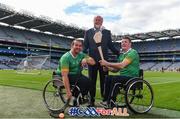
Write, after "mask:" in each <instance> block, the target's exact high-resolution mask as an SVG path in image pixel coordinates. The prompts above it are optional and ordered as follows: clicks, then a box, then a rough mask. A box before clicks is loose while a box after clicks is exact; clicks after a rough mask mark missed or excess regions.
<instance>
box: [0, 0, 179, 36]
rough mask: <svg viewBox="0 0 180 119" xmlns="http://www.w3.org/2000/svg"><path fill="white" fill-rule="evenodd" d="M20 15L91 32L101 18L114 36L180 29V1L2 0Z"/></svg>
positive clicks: (1, 1) (0, 1)
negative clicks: (96, 21)
mask: <svg viewBox="0 0 180 119" xmlns="http://www.w3.org/2000/svg"><path fill="white" fill-rule="evenodd" d="M0 3H3V4H5V5H8V6H11V7H12V8H13V9H15V10H16V11H18V12H21V11H28V12H30V13H32V14H34V15H35V16H46V17H48V18H50V19H51V20H53V21H61V22H63V23H65V24H68V25H74V26H77V27H79V28H84V29H89V28H91V27H93V18H94V16H96V15H101V16H102V17H103V18H104V22H103V26H104V27H105V28H106V29H109V30H111V32H112V33H113V34H114V35H123V34H136V33H146V32H151V31H162V30H168V29H180V0H0Z"/></svg>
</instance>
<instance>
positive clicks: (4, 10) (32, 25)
mask: <svg viewBox="0 0 180 119" xmlns="http://www.w3.org/2000/svg"><path fill="white" fill-rule="evenodd" d="M0 22H2V23H6V24H8V25H12V26H21V27H24V28H26V29H36V30H39V31H42V32H51V33H53V34H59V35H64V36H72V37H75V38H83V37H84V32H85V30H84V29H82V28H78V27H76V26H73V25H67V24H64V23H62V22H54V21H52V20H50V19H49V18H47V17H44V16H41V17H36V16H34V15H32V14H31V13H29V12H26V11H22V13H19V12H16V11H14V10H13V9H12V8H10V7H8V6H7V5H4V4H1V3H0ZM124 36H127V37H129V38H131V39H132V40H147V39H155V40H156V39H159V38H163V37H170V38H172V37H175V36H180V29H178V30H165V31H160V32H148V33H137V34H128V35H117V36H112V37H113V39H114V41H119V40H121V38H122V37H124Z"/></svg>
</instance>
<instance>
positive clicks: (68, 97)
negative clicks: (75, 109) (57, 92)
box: [66, 91, 72, 99]
mask: <svg viewBox="0 0 180 119" xmlns="http://www.w3.org/2000/svg"><path fill="white" fill-rule="evenodd" d="M66 96H67V99H70V98H71V97H72V93H71V91H68V92H67V94H66Z"/></svg>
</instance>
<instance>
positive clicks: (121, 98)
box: [115, 87, 126, 107]
mask: <svg viewBox="0 0 180 119" xmlns="http://www.w3.org/2000/svg"><path fill="white" fill-rule="evenodd" d="M115 104H116V105H117V107H126V101H125V90H124V89H123V88H122V87H119V89H118V94H117V96H116V102H115Z"/></svg>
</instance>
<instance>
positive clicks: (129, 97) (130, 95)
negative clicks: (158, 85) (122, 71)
mask: <svg viewBox="0 0 180 119" xmlns="http://www.w3.org/2000/svg"><path fill="white" fill-rule="evenodd" d="M137 85H141V86H140V87H139V86H137ZM125 99H126V104H127V106H128V108H129V109H130V110H131V111H133V112H134V113H139V114H143V113H147V112H148V111H149V110H150V109H151V108H152V106H153V100H154V95H153V90H152V87H151V86H150V84H149V83H148V82H147V81H145V80H134V81H132V82H130V83H129V84H128V86H127V89H126V92H125Z"/></svg>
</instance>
